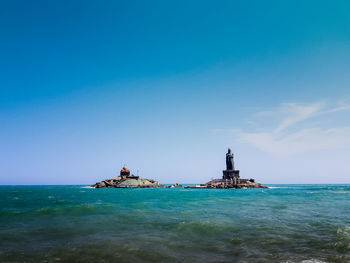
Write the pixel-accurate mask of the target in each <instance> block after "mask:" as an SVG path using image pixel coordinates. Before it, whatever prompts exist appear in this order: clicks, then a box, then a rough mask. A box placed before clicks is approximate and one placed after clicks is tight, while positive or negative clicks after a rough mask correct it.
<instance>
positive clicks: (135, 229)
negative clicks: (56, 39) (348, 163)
mask: <svg viewBox="0 0 350 263" xmlns="http://www.w3.org/2000/svg"><path fill="white" fill-rule="evenodd" d="M269 186H270V188H269V189H185V188H167V189H165V188H157V189H93V188H90V187H87V186H1V187H0V262H201V263H203V262H242V263H243V262H253V263H255V262H256V263H258V262H259V263H264V262H269V263H271V262H272V263H273V262H284V263H294V262H295V263H299V262H301V263H323V262H339V263H340V262H344V263H349V262H350V185H269Z"/></svg>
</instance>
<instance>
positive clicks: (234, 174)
mask: <svg viewBox="0 0 350 263" xmlns="http://www.w3.org/2000/svg"><path fill="white" fill-rule="evenodd" d="M234 178H239V170H223V171H222V179H234Z"/></svg>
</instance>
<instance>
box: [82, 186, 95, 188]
mask: <svg viewBox="0 0 350 263" xmlns="http://www.w3.org/2000/svg"><path fill="white" fill-rule="evenodd" d="M80 188H94V187H91V186H82V187H80Z"/></svg>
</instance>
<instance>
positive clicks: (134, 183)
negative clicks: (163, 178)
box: [92, 166, 164, 188]
mask: <svg viewBox="0 0 350 263" xmlns="http://www.w3.org/2000/svg"><path fill="white" fill-rule="evenodd" d="M92 187H95V188H157V187H164V185H162V184H160V183H158V182H157V181H155V180H151V179H142V178H140V177H139V176H135V175H133V174H132V175H130V170H129V169H127V168H126V166H124V167H123V168H122V170H121V171H120V176H118V177H115V178H112V179H106V180H103V181H101V182H98V183H96V184H94V185H92Z"/></svg>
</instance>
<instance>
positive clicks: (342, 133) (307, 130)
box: [232, 102, 350, 156]
mask: <svg viewBox="0 0 350 263" xmlns="http://www.w3.org/2000/svg"><path fill="white" fill-rule="evenodd" d="M347 110H350V104H347V103H342V104H341V105H337V106H335V107H329V106H328V107H327V104H326V103H324V102H316V103H311V104H309V105H305V104H297V103H284V104H281V106H280V107H279V108H278V109H276V110H274V111H264V112H259V113H258V115H260V116H263V115H265V116H266V117H268V118H269V117H274V118H279V119H280V121H279V122H278V124H277V125H275V126H273V127H269V128H264V129H263V130H262V131H259V132H244V131H232V132H233V133H234V134H235V136H236V138H237V140H238V141H239V142H243V143H248V144H250V145H253V146H254V147H256V148H258V149H260V150H262V151H265V152H267V153H270V154H273V155H277V156H289V155H293V154H297V153H302V152H306V151H312V150H329V149H350V126H343V127H328V128H320V127H310V123H308V122H307V120H309V119H312V118H313V117H315V116H320V115H324V114H335V113H336V112H340V111H347ZM296 124H298V125H296ZM260 130H261V129H260Z"/></svg>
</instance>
